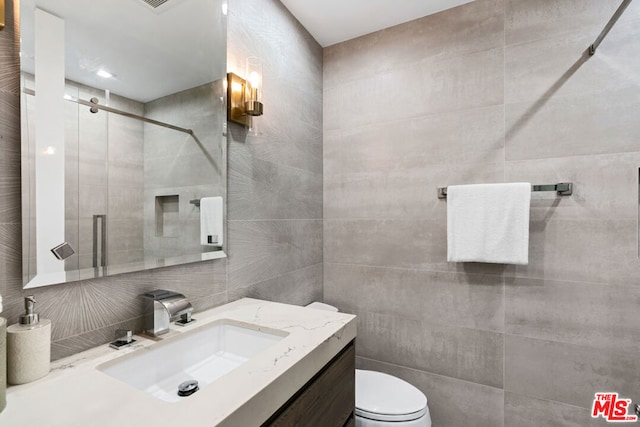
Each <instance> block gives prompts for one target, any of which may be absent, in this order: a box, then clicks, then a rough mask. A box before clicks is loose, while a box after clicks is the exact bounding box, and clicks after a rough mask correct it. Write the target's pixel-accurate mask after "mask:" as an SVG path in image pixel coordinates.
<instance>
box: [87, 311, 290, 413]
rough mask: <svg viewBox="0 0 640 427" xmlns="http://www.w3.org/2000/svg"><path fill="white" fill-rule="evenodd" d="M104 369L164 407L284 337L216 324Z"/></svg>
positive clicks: (229, 323) (237, 325)
mask: <svg viewBox="0 0 640 427" xmlns="http://www.w3.org/2000/svg"><path fill="white" fill-rule="evenodd" d="M193 327H194V328H195V329H194V330H192V331H188V332H183V333H181V334H180V335H179V336H175V337H171V338H168V339H165V340H164V341H162V342H159V343H156V344H153V345H151V346H149V347H144V348H140V349H138V350H136V351H134V352H133V353H131V354H129V355H126V356H123V357H120V358H118V359H115V360H112V361H110V362H106V363H103V364H102V365H100V366H98V370H100V371H102V372H104V373H105V374H107V375H109V376H111V377H113V378H116V379H118V380H120V381H122V382H125V383H127V384H129V385H130V386H133V387H135V388H137V389H139V390H142V391H144V392H146V393H148V394H150V395H152V396H154V397H156V398H158V399H161V400H164V401H166V402H178V401H180V400H182V399H188V397H182V396H179V395H178V386H179V385H180V384H183V383H185V382H186V381H191V380H196V381H197V382H198V385H199V387H200V389H202V388H203V387H206V386H207V385H209V384H211V383H212V382H214V381H215V380H217V379H218V378H220V377H222V376H223V375H225V374H227V373H228V372H231V371H232V370H234V369H236V368H237V367H239V366H241V365H242V364H244V363H245V362H247V361H248V360H249V359H251V358H252V357H254V356H256V355H257V354H258V353H260V352H262V351H264V350H266V349H267V348H269V347H271V346H272V345H274V344H275V343H277V342H278V341H280V340H282V339H283V338H284V337H285V336H287V335H288V333H287V332H284V331H278V330H272V329H270V330H265V329H264V328H261V327H259V326H256V325H251V324H247V323H241V322H236V321H232V320H226V319H223V320H218V321H216V322H213V323H211V324H208V325H203V326H197V325H194V326H193Z"/></svg>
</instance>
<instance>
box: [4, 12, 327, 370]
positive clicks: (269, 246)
mask: <svg viewBox="0 0 640 427" xmlns="http://www.w3.org/2000/svg"><path fill="white" fill-rule="evenodd" d="M6 4H7V27H6V28H5V29H4V30H2V31H0V199H1V200H2V203H0V294H2V295H3V297H4V301H5V311H4V313H3V316H6V317H7V318H8V320H9V323H15V321H16V320H17V316H18V315H19V314H20V313H21V312H22V310H23V296H24V295H26V294H25V293H24V292H23V291H22V276H21V258H22V250H21V228H22V225H21V212H20V209H21V208H20V206H21V202H20V105H19V103H20V76H19V66H18V58H19V46H18V40H19V34H18V25H17V23H15V22H14V19H15V15H16V14H14V10H13V8H14V7H17V5H18V2H17V1H16V2H13V1H8V2H6ZM253 7H255V5H252V2H247V1H244V0H238V1H232V2H230V5H229V17H228V55H229V58H230V67H231V66H232V65H231V62H232V61H235V59H236V58H238V61H244V57H245V56H247V55H249V54H251V55H256V56H259V57H262V58H264V61H265V79H264V81H265V87H266V88H267V89H266V90H265V99H264V101H265V106H266V108H267V110H266V114H265V116H264V117H263V118H261V121H262V123H263V125H264V126H263V130H262V133H263V135H262V136H260V137H251V136H249V137H246V138H244V137H241V138H239V139H236V138H233V137H229V146H228V151H229V171H228V189H229V198H228V201H227V203H228V219H229V223H228V237H229V239H228V254H229V258H228V260H217V261H210V262H203V263H193V264H185V265H181V266H176V267H170V268H163V269H155V270H148V271H144V272H138V273H131V274H124V275H119V276H112V277H108V278H103V279H94V280H86V281H81V282H76V283H70V284H65V285H57V286H49V287H45V288H36V289H32V290H30V293H33V294H35V295H36V297H37V298H38V303H39V308H40V313H41V314H42V315H43V316H45V317H47V318H50V319H51V320H52V324H53V336H52V340H53V348H52V357H53V358H54V359H57V358H60V357H63V356H66V355H69V354H73V353H75V352H78V351H81V350H84V349H87V348H90V347H92V346H95V345H98V344H102V343H106V342H108V341H111V340H112V339H113V333H114V330H115V329H117V328H133V329H137V330H139V329H140V317H139V316H140V304H139V297H138V296H139V294H141V293H142V292H144V291H146V290H150V289H153V288H167V289H172V290H175V291H178V292H181V293H184V294H185V295H187V296H188V297H189V299H190V300H191V301H192V302H193V303H194V305H195V307H196V309H197V310H200V309H204V308H208V307H213V306H216V305H219V304H223V303H225V302H227V301H230V300H234V299H237V298H240V297H242V296H245V295H247V296H256V297H261V298H264V299H272V300H278V301H285V302H292V303H298V304H305V303H307V302H310V301H311V300H314V299H319V298H321V296H322V129H321V125H320V123H321V117H322V97H321V94H322V91H321V87H322V50H321V48H320V46H319V45H318V44H317V43H316V42H315V41H314V40H313V39H312V38H311V37H310V36H309V35H308V33H307V32H306V31H305V30H304V29H303V28H302V27H301V26H300V25H299V24H298V23H297V21H295V19H294V18H292V17H291V15H290V14H289V13H288V11H287V10H286V9H285V8H284V7H283V6H282V5H281V4H280V3H279V2H278V1H275V0H267V1H261V2H260V13H257V14H256V13H255V11H253V10H252V8H253ZM256 21H259V22H256ZM255 28H260V31H261V32H259V33H254V32H253V31H254V30H255ZM263 32H264V33H263ZM266 33H268V34H269V37H268V38H265V37H263V36H265V34H266ZM238 63H240V62H238ZM242 64H243V62H242ZM294 80H295V84H293V83H294ZM283 100H286V102H282V101H283ZM301 105H302V106H304V112H303V113H300V106H301ZM294 116H295V117H296V120H290V117H294ZM231 131H232V133H233V135H236V134H238V133H240V134H241V133H242V132H241V130H240V129H234V128H231ZM299 174H303V175H304V178H303V179H302V182H303V185H301V184H300V179H299ZM140 231H142V230H140Z"/></svg>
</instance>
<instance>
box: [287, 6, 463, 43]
mask: <svg viewBox="0 0 640 427" xmlns="http://www.w3.org/2000/svg"><path fill="white" fill-rule="evenodd" d="M280 1H281V2H282V3H283V4H284V5H285V6H286V7H287V9H289V11H291V13H292V14H293V15H294V16H295V17H296V18H297V19H298V21H300V23H302V25H303V26H304V27H305V28H306V29H307V31H309V32H310V33H311V35H312V36H313V37H314V38H315V39H316V40H317V41H318V43H320V45H322V46H323V47H326V46H330V45H332V44H336V43H339V42H342V41H345V40H349V39H352V38H355V37H359V36H362V35H365V34H369V33H372V32H374V31H378V30H382V29H383V28H389V27H392V26H394V25H398V24H402V23H403V22H408V21H412V20H414V19H418V18H421V17H423V16H427V15H431V14H432V13H436V12H440V11H442V10H445V9H450V8H452V7H456V6H460V5H462V4H465V3H470V2H471V1H473V0H321V1H319V0H280Z"/></svg>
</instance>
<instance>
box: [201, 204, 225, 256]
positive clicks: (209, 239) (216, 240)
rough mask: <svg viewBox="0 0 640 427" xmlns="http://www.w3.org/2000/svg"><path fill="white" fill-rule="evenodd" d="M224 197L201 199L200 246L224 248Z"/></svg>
mask: <svg viewBox="0 0 640 427" xmlns="http://www.w3.org/2000/svg"><path fill="white" fill-rule="evenodd" d="M222 220H223V204H222V197H203V198H202V199H200V244H201V245H211V246H222V243H223V241H224V239H223V230H224V227H223V221H222Z"/></svg>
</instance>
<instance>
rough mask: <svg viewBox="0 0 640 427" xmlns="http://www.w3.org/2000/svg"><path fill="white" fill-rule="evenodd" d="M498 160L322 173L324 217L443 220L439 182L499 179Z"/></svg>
mask: <svg viewBox="0 0 640 427" xmlns="http://www.w3.org/2000/svg"><path fill="white" fill-rule="evenodd" d="M503 176H504V166H503V165H502V164H482V163H479V164H457V163H452V164H442V165H433V166H427V167H425V168H404V169H401V168H398V169H394V170H391V171H388V172H387V171H385V170H380V171H372V172H357V173H345V174H332V175H329V174H326V175H325V179H324V192H325V194H324V199H325V209H324V217H325V218H327V219H334V218H340V219H398V220H421V219H429V220H431V221H435V220H438V221H440V223H441V224H442V226H446V218H447V214H446V207H447V203H446V201H444V200H442V199H438V197H437V189H438V187H446V186H447V185H453V184H474V183H482V182H502V181H503Z"/></svg>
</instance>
